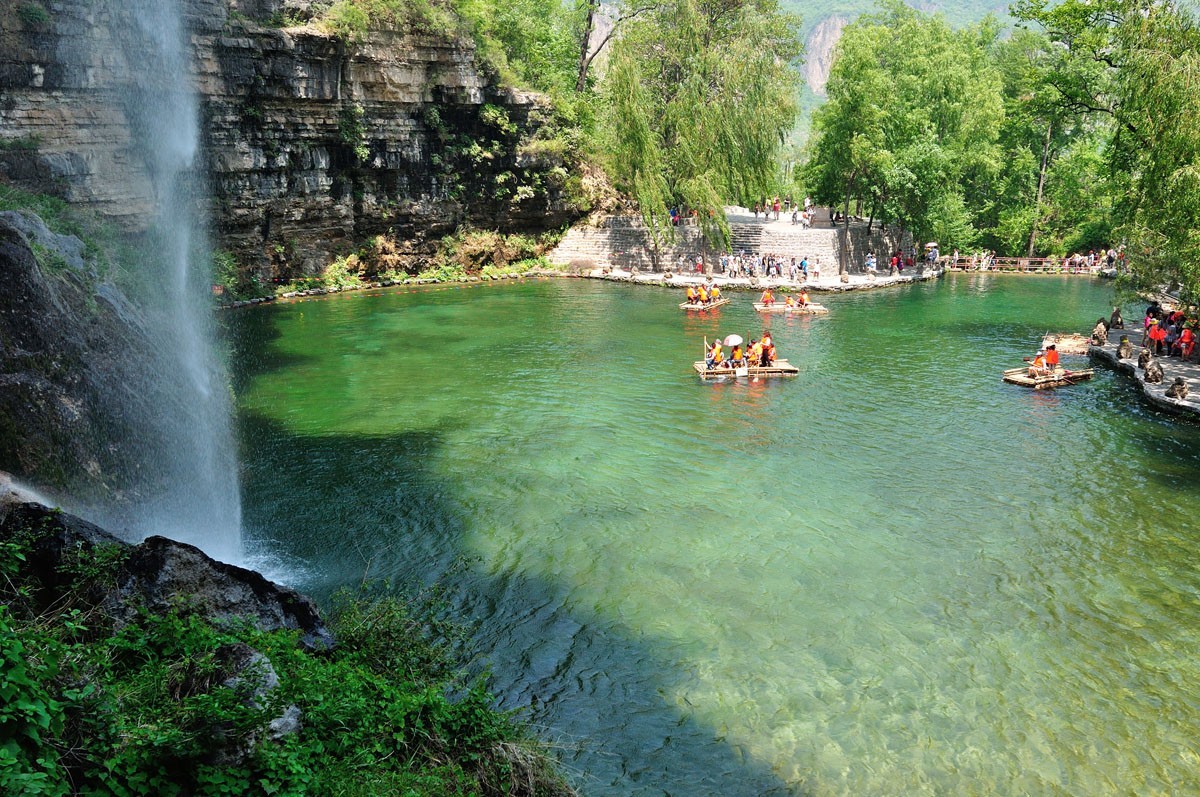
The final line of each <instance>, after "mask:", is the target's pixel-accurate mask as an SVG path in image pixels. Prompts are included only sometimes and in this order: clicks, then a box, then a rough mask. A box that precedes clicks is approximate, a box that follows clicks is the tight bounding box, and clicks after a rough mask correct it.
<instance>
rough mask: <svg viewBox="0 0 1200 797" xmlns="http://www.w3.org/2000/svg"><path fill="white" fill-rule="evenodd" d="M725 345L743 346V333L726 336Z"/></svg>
mask: <svg viewBox="0 0 1200 797" xmlns="http://www.w3.org/2000/svg"><path fill="white" fill-rule="evenodd" d="M725 345H726V346H741V345H742V336H741V335H730V336H729V337H727V338H725Z"/></svg>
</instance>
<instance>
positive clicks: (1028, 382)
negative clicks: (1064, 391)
mask: <svg viewBox="0 0 1200 797" xmlns="http://www.w3.org/2000/svg"><path fill="white" fill-rule="evenodd" d="M1095 373H1096V371H1095V369H1092V368H1085V369H1083V370H1081V371H1068V370H1067V369H1065V368H1056V369H1054V370H1053V371H1052V372H1050V373H1048V374H1046V375H1044V376H1030V375H1029V367H1028V366H1026V367H1024V368H1009V369H1008V370H1007V371H1005V372H1004V381H1005V382H1008V383H1009V384H1012V385H1021V386H1022V387H1031V388H1033V389H1034V390H1045V389H1046V388H1052V387H1062V386H1063V385H1073V384H1075V383H1076V382H1083V381H1086V380H1088V379H1091V378H1092V376H1094V375H1095Z"/></svg>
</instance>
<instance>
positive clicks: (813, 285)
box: [579, 268, 945, 293]
mask: <svg viewBox="0 0 1200 797" xmlns="http://www.w3.org/2000/svg"><path fill="white" fill-rule="evenodd" d="M915 271H916V273H913V274H897V275H895V276H879V277H873V276H871V275H869V274H843V275H841V276H839V275H838V274H837V272H834V273H832V274H830V273H827V272H822V273H821V275H820V276H819V277H816V278H811V277H810V278H809V279H808V280H793V279H788V278H787V277H726V276H725V275H723V274H712V275H705V274H675V273H672V272H666V273H658V272H650V273H642V272H633V271H625V270H623V269H608V268H597V269H592V270H590V271H586V272H583V273H581V274H580V275H579V276H581V277H587V278H589V279H601V280H608V281H611V282H631V283H635V284H638V285H659V286H662V287H664V288H680V289H686V288H687V287H688V286H689V285H693V286H695V285H707V284H714V285H717V286H719V287H720V288H721V290H745V291H761V290H765V289H766V288H771V289H772V290H779V289H782V290H784V291H789V290H790V291H798V290H800V289H801V288H805V289H806V290H810V291H814V292H821V293H844V292H846V291H861V290H868V289H871V288H885V287H888V286H892V285H908V284H911V283H914V282H926V281H928V280H934V279H937V278H938V277H940V276H942V274H944V273H945V270H943V269H940V268H936V269H931V268H927V269H923V270H922V269H916V270H915ZM841 277H846V278H847V279H846V280H844V281H843V280H842V278H841Z"/></svg>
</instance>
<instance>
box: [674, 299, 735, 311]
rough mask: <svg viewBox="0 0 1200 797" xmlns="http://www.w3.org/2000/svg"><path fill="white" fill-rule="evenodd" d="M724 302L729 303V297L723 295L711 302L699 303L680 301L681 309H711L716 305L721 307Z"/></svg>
mask: <svg viewBox="0 0 1200 797" xmlns="http://www.w3.org/2000/svg"><path fill="white" fill-rule="evenodd" d="M723 304H729V299H728V298H726V297H724V296H722V297H721V298H720V299H717V300H716V301H715V302H709V303H708V304H697V303H696V302H680V303H679V309H680V310H711V309H713V308H714V307H720V306H721V305H723Z"/></svg>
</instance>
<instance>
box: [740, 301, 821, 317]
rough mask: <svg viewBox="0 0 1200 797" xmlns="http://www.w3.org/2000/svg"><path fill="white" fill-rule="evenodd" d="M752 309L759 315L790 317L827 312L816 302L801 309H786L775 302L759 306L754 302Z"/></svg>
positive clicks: (798, 306)
mask: <svg viewBox="0 0 1200 797" xmlns="http://www.w3.org/2000/svg"><path fill="white" fill-rule="evenodd" d="M754 309H755V310H757V311H758V312H760V313H791V314H792V315H820V314H821V313H828V312H829V308H828V307H826V306H825V305H823V304H817V303H816V302H809V303H808V304H806V305H804V306H803V307H801V306H800V305H796V306H795V307H788V306H787V305H786V304H785V303H783V302H775V304H771V305H766V304H759V303H758V302H755V303H754Z"/></svg>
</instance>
